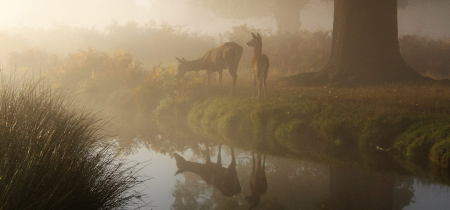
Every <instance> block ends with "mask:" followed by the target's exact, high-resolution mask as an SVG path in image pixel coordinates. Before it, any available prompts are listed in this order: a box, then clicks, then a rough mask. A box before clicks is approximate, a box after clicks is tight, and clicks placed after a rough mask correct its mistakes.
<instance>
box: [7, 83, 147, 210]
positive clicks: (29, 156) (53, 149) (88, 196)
mask: <svg viewBox="0 0 450 210" xmlns="http://www.w3.org/2000/svg"><path fill="white" fill-rule="evenodd" d="M0 87H1V90H0V209H2V210H3V209H5V210H6V209H46V210H47V209H125V208H126V207H129V205H132V204H133V202H136V199H137V196H139V195H140V193H139V192H135V191H133V190H132V188H133V187H134V186H136V185H138V184H139V183H141V181H139V180H138V179H137V178H138V177H137V172H138V171H139V170H138V168H137V165H136V164H132V163H128V162H127V161H126V160H124V159H121V158H120V157H118V153H117V152H114V150H113V146H114V145H113V144H112V143H108V142H107V141H104V139H105V133H104V132H103V124H104V122H103V121H102V118H101V116H100V115H98V114H95V113H93V112H92V111H90V110H88V109H84V108H80V107H78V106H76V103H75V100H74V98H72V97H71V95H72V94H71V93H68V92H67V91H64V90H62V89H57V90H55V89H51V88H49V87H48V86H47V85H45V83H44V82H43V81H31V80H28V81H17V80H14V79H11V80H9V81H2V84H1V85H0Z"/></svg>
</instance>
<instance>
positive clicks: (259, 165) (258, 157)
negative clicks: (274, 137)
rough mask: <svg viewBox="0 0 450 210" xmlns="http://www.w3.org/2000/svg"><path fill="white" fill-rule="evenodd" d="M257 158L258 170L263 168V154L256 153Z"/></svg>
mask: <svg viewBox="0 0 450 210" xmlns="http://www.w3.org/2000/svg"><path fill="white" fill-rule="evenodd" d="M256 158H257V159H256V162H257V163H256V164H257V165H256V170H257V171H258V170H259V169H261V154H257V155H256Z"/></svg>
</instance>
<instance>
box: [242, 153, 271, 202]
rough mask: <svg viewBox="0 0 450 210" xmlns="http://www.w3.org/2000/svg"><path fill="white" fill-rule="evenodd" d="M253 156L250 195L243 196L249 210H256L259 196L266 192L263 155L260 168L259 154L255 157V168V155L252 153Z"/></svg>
mask: <svg viewBox="0 0 450 210" xmlns="http://www.w3.org/2000/svg"><path fill="white" fill-rule="evenodd" d="M252 156H253V170H252V175H251V177H250V189H251V190H252V195H249V196H245V199H246V200H247V201H248V202H249V203H250V209H252V208H256V207H257V206H258V205H259V200H260V198H261V195H263V194H264V193H265V192H266V191H267V178H266V171H265V165H266V156H265V155H264V160H263V162H262V166H261V154H258V155H257V158H258V159H257V162H258V163H257V165H256V168H255V153H254V152H252Z"/></svg>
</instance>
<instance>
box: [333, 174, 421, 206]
mask: <svg viewBox="0 0 450 210" xmlns="http://www.w3.org/2000/svg"><path fill="white" fill-rule="evenodd" d="M395 183H396V180H395V175H394V174H391V173H380V172H375V171H370V170H361V169H355V168H351V167H348V166H332V167H330V209H336V210H341V209H368V210H370V209H378V210H392V209H394V210H397V209H398V210H400V209H403V208H404V207H405V206H408V205H409V204H410V203H411V199H412V198H413V196H414V192H413V191H412V190H413V188H411V187H410V186H411V184H412V183H409V184H410V185H404V184H407V183H408V182H406V181H403V180H398V182H397V183H399V185H398V187H396V184H395Z"/></svg>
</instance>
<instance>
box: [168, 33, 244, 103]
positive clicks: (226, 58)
mask: <svg viewBox="0 0 450 210" xmlns="http://www.w3.org/2000/svg"><path fill="white" fill-rule="evenodd" d="M243 50H244V48H242V46H240V45H238V44H236V43H235V42H227V43H225V44H223V45H221V46H219V47H216V48H213V49H211V50H209V51H208V52H206V54H205V55H204V56H203V57H201V58H199V59H197V60H193V61H187V60H186V59H184V58H182V59H179V58H176V59H177V60H178V62H179V64H178V69H177V73H176V74H175V78H179V77H181V76H182V75H184V74H185V73H186V72H190V71H199V70H206V73H207V75H208V83H207V85H206V87H209V85H210V83H211V74H212V73H213V72H216V71H217V72H219V82H220V86H222V72H223V69H228V71H229V72H230V74H231V77H233V88H232V89H231V95H234V87H235V86H236V80H237V77H238V76H237V74H236V72H237V69H238V66H239V61H240V60H241V55H242V52H243Z"/></svg>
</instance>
